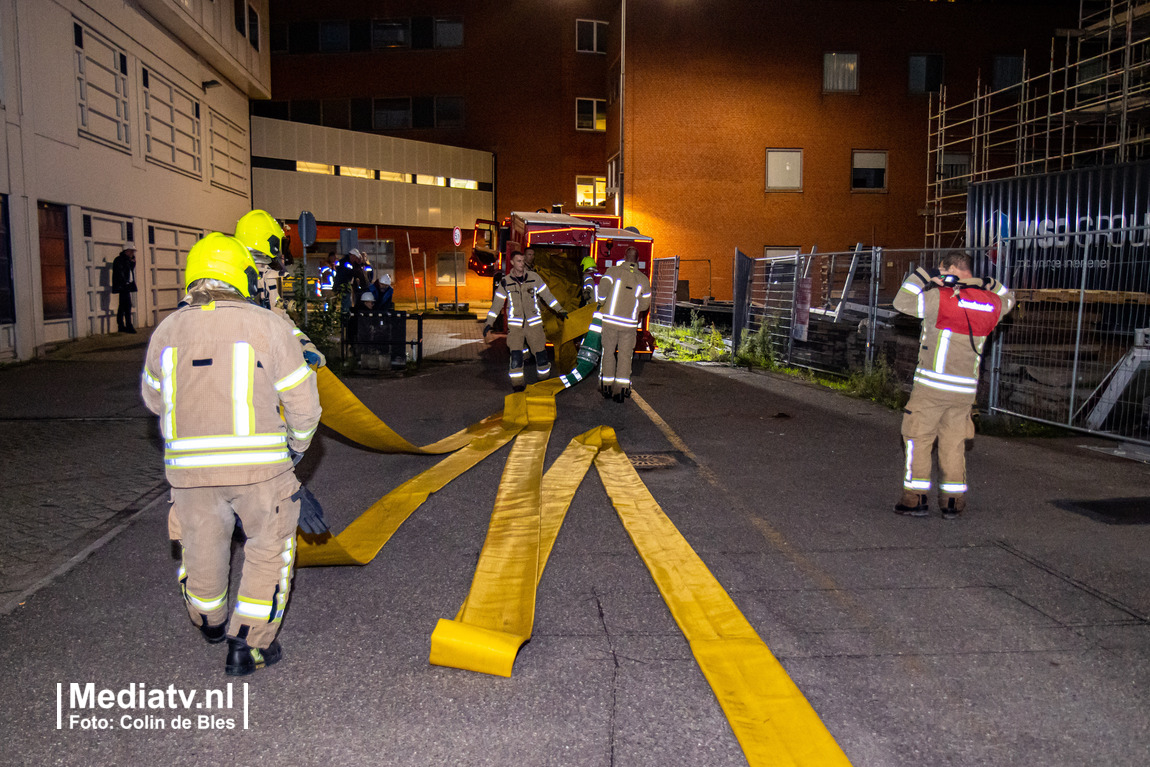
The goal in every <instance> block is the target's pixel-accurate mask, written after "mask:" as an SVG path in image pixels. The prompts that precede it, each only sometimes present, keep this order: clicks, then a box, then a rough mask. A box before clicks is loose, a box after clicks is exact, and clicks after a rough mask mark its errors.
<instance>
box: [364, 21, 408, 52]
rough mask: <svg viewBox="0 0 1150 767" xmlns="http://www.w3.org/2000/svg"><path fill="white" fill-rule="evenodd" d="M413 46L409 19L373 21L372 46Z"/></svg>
mask: <svg viewBox="0 0 1150 767" xmlns="http://www.w3.org/2000/svg"><path fill="white" fill-rule="evenodd" d="M410 46H411V23H410V22H409V21H408V20H407V19H375V20H374V21H372V22H371V47H372V48H373V49H375V50H382V49H384V48H408V47H410Z"/></svg>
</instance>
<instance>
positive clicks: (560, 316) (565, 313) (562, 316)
mask: <svg viewBox="0 0 1150 767" xmlns="http://www.w3.org/2000/svg"><path fill="white" fill-rule="evenodd" d="M556 314H558V315H559V319H561V320H565V319H567V312H565V311H564V310H562V309H560V310H559V311H558V312H556Z"/></svg>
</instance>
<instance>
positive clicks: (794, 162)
mask: <svg viewBox="0 0 1150 767" xmlns="http://www.w3.org/2000/svg"><path fill="white" fill-rule="evenodd" d="M802 188H803V150H801V149H768V150H767V191H769V192H777V191H786V192H795V191H800V190H802Z"/></svg>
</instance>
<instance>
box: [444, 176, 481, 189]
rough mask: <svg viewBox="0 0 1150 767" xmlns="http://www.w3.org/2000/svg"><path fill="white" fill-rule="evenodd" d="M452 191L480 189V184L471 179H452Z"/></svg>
mask: <svg viewBox="0 0 1150 767" xmlns="http://www.w3.org/2000/svg"><path fill="white" fill-rule="evenodd" d="M451 188H452V189H478V188H479V182H478V181H473V180H472V179H469V178H453V179H451Z"/></svg>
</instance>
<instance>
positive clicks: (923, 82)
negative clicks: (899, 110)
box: [907, 53, 945, 93]
mask: <svg viewBox="0 0 1150 767" xmlns="http://www.w3.org/2000/svg"><path fill="white" fill-rule="evenodd" d="M944 62H945V59H944V58H943V56H942V54H938V53H916V54H913V55H911V57H910V60H909V62H908V65H907V74H908V78H907V91H909V92H910V93H934V92H935V91H937V90H938V89H939V88H941V87H942V79H943V72H944Z"/></svg>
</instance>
